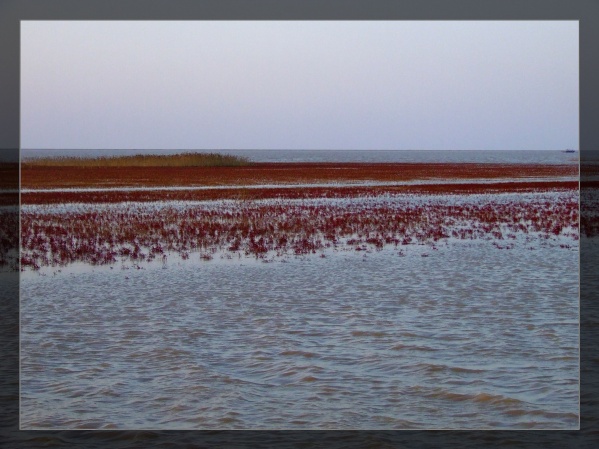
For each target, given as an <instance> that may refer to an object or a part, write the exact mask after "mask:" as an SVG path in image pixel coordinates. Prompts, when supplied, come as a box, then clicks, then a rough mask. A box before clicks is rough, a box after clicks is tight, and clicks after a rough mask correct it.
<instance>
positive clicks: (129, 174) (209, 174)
mask: <svg viewBox="0 0 599 449" xmlns="http://www.w3.org/2000/svg"><path fill="white" fill-rule="evenodd" d="M561 176H578V167H577V166H575V165H530V164H526V165H518V164H473V163H463V164H427V163H376V164H374V163H373V164H368V163H251V164H249V165H241V166H214V167H189V166H181V167H170V166H161V167H159V166H150V167H140V166H114V167H111V166H97V167H96V166H83V167H79V166H47V165H35V164H32V163H27V164H23V165H22V168H21V187H22V188H27V189H40V188H69V187H74V188H75V187H128V186H131V187H134V186H135V187H137V186H224V185H258V184H299V183H335V182H361V181H378V182H401V181H414V180H441V179H463V180H468V179H476V178H478V179H481V178H482V179H518V178H555V177H561Z"/></svg>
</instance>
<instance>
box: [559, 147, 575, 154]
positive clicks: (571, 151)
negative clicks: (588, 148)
mask: <svg viewBox="0 0 599 449" xmlns="http://www.w3.org/2000/svg"><path fill="white" fill-rule="evenodd" d="M562 153H576V150H572V149H570V148H568V149H567V150H563V151H562Z"/></svg>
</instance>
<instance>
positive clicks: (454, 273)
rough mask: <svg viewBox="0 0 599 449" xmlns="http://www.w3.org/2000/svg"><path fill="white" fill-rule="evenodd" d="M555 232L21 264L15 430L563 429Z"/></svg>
mask: <svg viewBox="0 0 599 449" xmlns="http://www.w3.org/2000/svg"><path fill="white" fill-rule="evenodd" d="M558 243H559V242H558V241H541V240H535V241H532V242H530V241H529V242H528V243H526V244H524V243H522V244H520V245H517V246H515V247H514V248H513V249H510V250H499V249H497V248H495V247H494V246H493V245H492V244H491V242H488V241H467V242H451V243H449V244H447V245H439V247H438V249H437V250H431V248H430V247H425V246H418V245H413V246H410V247H409V248H408V249H407V250H404V252H403V253H404V256H400V255H399V253H398V251H397V250H393V249H385V250H383V251H374V252H368V253H363V254H357V253H354V252H337V253H333V254H328V255H327V257H325V258H320V257H311V256H308V257H299V258H294V257H290V258H287V259H284V260H278V261H275V262H271V263H262V262H259V261H255V260H252V259H241V260H223V261H220V262H219V261H218V260H214V261H211V262H205V263H200V262H194V261H192V260H190V261H186V262H181V263H169V264H168V267H167V269H162V268H161V266H159V265H154V266H153V265H148V266H147V267H146V269H142V270H121V269H114V270H96V269H88V270H82V271H80V272H77V271H73V272H70V273H67V272H64V273H60V274H58V275H56V276H54V275H46V276H42V275H39V274H35V273H26V276H24V278H23V282H22V285H21V329H22V333H21V425H22V427H23V428H135V429H144V428H145V429H183V428H187V429H199V428H202V429H223V428H244V429H407V428H411V429H441V428H444V429H456V428H462V429H487V428H506V429H530V428H532V429H540V428H544V429H572V428H577V427H578V422H579V420H578V404H579V402H578V397H579V396H578V379H579V368H578V366H579V358H578V342H579V340H578V335H579V333H578V330H579V327H578V276H579V273H578V260H579V259H578V250H577V248H578V245H577V242H570V243H572V245H571V247H570V248H562V247H560V246H559V244H558ZM423 254H426V256H427V257H423ZM283 262H284V263H283Z"/></svg>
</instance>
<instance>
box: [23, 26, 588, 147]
mask: <svg viewBox="0 0 599 449" xmlns="http://www.w3.org/2000/svg"><path fill="white" fill-rule="evenodd" d="M578 122H579V63H578V21H172V22H171V21H22V22H21V148H23V149H41V148H52V149H97V148H107V149H203V150H219V149H236V150H238V149H335V150H343V149H347V150H349V149H360V150H368V149H384V150H393V149H399V150H562V149H565V148H573V149H576V150H578V144H579V140H578V133H579V125H578Z"/></svg>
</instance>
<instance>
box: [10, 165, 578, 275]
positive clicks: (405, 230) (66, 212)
mask: <svg viewBox="0 0 599 449" xmlns="http://www.w3.org/2000/svg"><path fill="white" fill-rule="evenodd" d="M175 159H176V158H175ZM93 161H94V162H93V163H92V162H90V161H89V160H85V161H82V160H78V159H76V158H71V159H68V160H67V159H61V160H60V161H59V162H58V163H57V162H56V160H52V159H48V160H35V161H29V162H26V163H24V164H23V165H22V171H21V181H22V183H21V186H22V187H23V188H26V189H32V190H33V191H30V192H23V193H22V194H21V202H22V204H24V205H52V204H67V203H84V204H88V205H90V204H93V203H96V204H98V203H122V204H113V205H112V206H111V207H91V206H89V207H85V208H83V209H82V208H77V207H75V208H58V209H55V210H58V211H59V212H51V210H52V209H45V208H44V207H38V206H35V207H32V208H31V209H28V211H27V212H22V214H21V248H22V252H21V259H20V261H21V264H22V266H23V267H30V268H33V269H37V268H39V267H41V266H48V265H50V266H61V265H65V264H69V263H72V262H86V263H90V264H111V263H114V262H116V261H118V260H123V261H125V260H127V261H133V262H140V261H151V260H153V259H155V258H157V257H162V256H163V255H165V254H170V253H176V254H179V255H180V256H181V257H183V258H184V259H185V258H188V257H190V255H191V254H196V255H197V254H199V255H200V257H201V258H203V259H206V260H208V259H210V258H211V257H212V255H213V254H214V253H215V252H217V251H225V252H228V253H231V254H239V255H240V256H241V255H245V256H252V257H257V258H265V257H267V255H269V254H272V255H286V254H290V255H302V254H311V253H317V252H320V251H324V250H326V249H329V248H332V249H343V248H345V249H350V250H356V251H363V250H373V249H381V248H383V247H384V246H403V245H410V244H415V243H428V244H431V245H434V244H435V243H436V242H438V241H440V240H443V239H447V238H450V237H452V238H457V239H476V238H485V239H494V241H495V243H496V244H497V245H498V248H504V247H506V248H508V247H509V244H506V245H505V246H501V244H499V243H497V242H500V241H502V240H505V241H508V242H509V241H511V240H513V239H515V238H516V234H517V233H540V234H542V235H543V236H545V237H546V238H549V237H551V236H559V235H563V234H568V235H570V234H572V229H573V228H575V227H577V226H578V221H579V216H578V202H577V200H576V196H575V195H568V194H564V195H562V196H561V197H562V198H566V200H564V201H562V202H559V203H557V204H553V203H551V202H548V201H536V200H527V201H519V200H514V201H512V202H509V203H506V204H502V203H501V204H500V203H497V202H495V201H493V195H492V194H495V193H517V192H577V191H578V182H577V181H567V180H559V179H556V178H560V177H575V176H578V167H577V166H574V165H515V164H510V165H508V164H469V163H463V164H447V163H443V164H430V163H376V164H375V163H372V164H371V163H250V162H249V161H234V162H235V163H232V162H231V161H229V162H231V163H228V162H226V161H225V162H223V161H220V162H219V163H212V162H211V164H212V165H211V166H205V164H204V165H202V164H199V163H195V164H193V166H190V165H192V164H191V163H190V162H189V160H184V159H179V160H178V162H177V161H175V162H177V163H169V164H165V163H164V162H165V160H163V159H158V160H157V159H151V160H150V159H148V160H145V159H144V160H143V162H144V163H143V164H142V163H141V162H140V161H141V160H140V159H139V158H138V159H135V158H132V159H126V158H121V159H118V160H117V159H114V158H112V159H111V158H105V159H102V158H99V159H96V160H93ZM238 162H239V163H238ZM526 178H535V182H532V181H531V180H529V179H526ZM481 179H483V180H486V181H485V182H483V183H481V182H480V180H481ZM443 180H451V182H446V183H444V182H443ZM474 180H477V182H475V181H474ZM369 181H370V182H404V181H419V184H413V185H398V186H364V185H351V184H352V183H359V182H369ZM427 181H431V182H428V183H427ZM310 183H312V184H320V183H322V184H331V185H330V186H324V187H322V186H321V187H314V186H313V187H309V186H304V187H297V186H293V187H285V184H287V185H289V184H310ZM261 184H273V185H274V186H273V187H268V188H264V187H259V186H258V185H261ZM252 185H254V186H257V187H256V188H244V187H243V186H252ZM170 186H177V187H195V186H202V187H207V188H206V189H201V190H166V189H157V190H141V191H139V190H138V191H135V190H133V191H132V190H126V189H125V190H122V191H113V190H112V191H111V190H109V191H106V190H104V191H96V192H93V191H48V192H40V191H35V189H53V188H85V187H170ZM217 187H220V188H217ZM405 194H414V195H420V196H422V197H423V198H426V197H427V195H430V194H456V195H466V194H487V195H490V197H489V198H488V199H486V200H484V201H479V202H476V201H474V202H473V203H472V204H467V205H462V206H449V205H446V204H441V203H434V202H430V204H427V201H423V203H422V204H421V205H409V204H408V203H404V202H401V201H391V202H390V203H388V202H386V200H385V199H393V198H394V197H395V198H397V196H398V195H405ZM318 198H337V199H346V200H344V201H341V200H340V201H337V202H332V203H330V204H328V205H326V204H321V203H310V202H309V201H308V202H306V203H294V202H293V201H292V200H297V199H305V200H311V199H318ZM372 198H377V201H375V202H374V204H377V205H374V206H373V205H372V204H373V203H372V202H369V201H367V200H368V199H372ZM225 199H228V200H236V201H233V202H232V203H226V204H225V203H218V202H217V203H211V204H212V205H211V206H201V205H195V206H193V205H190V204H187V205H185V202H186V201H192V200H196V201H197V200H207V201H217V200H225ZM381 199H383V200H385V201H379V200H381ZM173 200H177V201H181V202H183V203H179V205H176V204H174V203H173V205H172V206H171V205H169V204H168V203H167V204H166V205H163V206H160V207H153V206H151V205H148V206H147V207H146V206H139V205H138V206H133V205H131V204H129V203H127V202H141V203H144V202H153V201H173ZM256 200H268V201H266V202H259V201H256ZM181 204H183V206H181ZM13 237H14V236H13ZM572 237H574V238H577V237H578V234H577V232H576V233H574V234H572Z"/></svg>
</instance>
